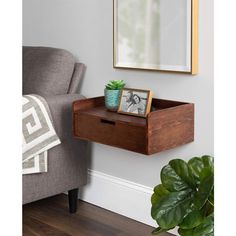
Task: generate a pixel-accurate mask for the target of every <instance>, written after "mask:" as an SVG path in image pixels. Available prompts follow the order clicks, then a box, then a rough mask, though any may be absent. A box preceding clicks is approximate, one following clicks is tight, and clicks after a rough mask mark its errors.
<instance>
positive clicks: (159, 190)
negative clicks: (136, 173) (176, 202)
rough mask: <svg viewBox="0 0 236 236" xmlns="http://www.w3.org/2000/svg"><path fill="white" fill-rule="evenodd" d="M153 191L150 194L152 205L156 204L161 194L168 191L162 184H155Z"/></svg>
mask: <svg viewBox="0 0 236 236" xmlns="http://www.w3.org/2000/svg"><path fill="white" fill-rule="evenodd" d="M153 191H154V193H153V194H152V197H151V203H152V205H155V204H157V203H158V202H159V201H160V199H161V198H162V197H163V196H165V195H167V194H168V193H169V191H168V190H166V189H165V188H164V186H163V185H162V184H159V185H157V186H156V187H155V188H154V190H153Z"/></svg>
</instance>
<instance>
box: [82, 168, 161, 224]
mask: <svg viewBox="0 0 236 236" xmlns="http://www.w3.org/2000/svg"><path fill="white" fill-rule="evenodd" d="M151 195H152V189H151V188H149V187H146V186H143V185H140V184H137V183H134V182H131V181H127V180H124V179H120V178H117V177H114V176H111V175H107V174H104V173H101V172H98V171H94V170H89V183H88V184H87V185H86V187H84V188H83V189H82V191H81V192H80V199H82V200H84V201H86V202H89V203H92V204H94V205H97V206H99V207H102V208H105V209H108V210H110V211H113V212H116V213H118V214H121V215H124V216H126V217H129V218H131V219H134V220H137V221H139V222H142V223H144V224H147V225H151V226H154V227H156V226H157V225H156V222H155V221H154V220H153V219H152V217H151V215H150V212H151V202H150V199H151Z"/></svg>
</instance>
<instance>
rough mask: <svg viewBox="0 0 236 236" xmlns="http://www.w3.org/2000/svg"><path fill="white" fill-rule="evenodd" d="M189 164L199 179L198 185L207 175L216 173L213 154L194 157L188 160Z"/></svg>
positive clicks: (197, 179)
mask: <svg viewBox="0 0 236 236" xmlns="http://www.w3.org/2000/svg"><path fill="white" fill-rule="evenodd" d="M188 166H189V168H190V170H191V173H192V174H193V176H194V178H195V179H196V181H197V185H199V184H200V181H201V180H202V179H204V178H205V177H206V176H209V175H213V174H214V162H213V157H211V156H206V155H205V156H202V157H194V158H192V159H190V160H189V161H188Z"/></svg>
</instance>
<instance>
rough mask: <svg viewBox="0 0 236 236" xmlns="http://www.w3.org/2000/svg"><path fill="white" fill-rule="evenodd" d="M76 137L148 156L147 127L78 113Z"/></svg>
mask: <svg viewBox="0 0 236 236" xmlns="http://www.w3.org/2000/svg"><path fill="white" fill-rule="evenodd" d="M74 124H75V125H74V129H75V130H74V134H75V136H76V137H78V138H81V139H85V140H89V141H94V142H99V143H102V144H107V145H111V146H115V147H119V148H124V149H128V150H130V151H134V152H140V153H144V154H146V152H147V139H146V131H147V130H146V126H134V125H129V124H128V123H121V122H115V121H112V120H107V119H102V118H99V117H96V116H89V115H86V114H84V113H78V114H77V115H76V117H75V121H74Z"/></svg>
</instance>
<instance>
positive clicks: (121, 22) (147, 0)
mask: <svg viewBox="0 0 236 236" xmlns="http://www.w3.org/2000/svg"><path fill="white" fill-rule="evenodd" d="M191 28H192V1H191V0H114V35H113V36H114V37H113V39H114V67H115V68H133V69H149V70H164V71H179V72H189V73H191V71H192V68H191V57H192V55H191V53H192V42H191V40H192V29H191Z"/></svg>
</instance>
